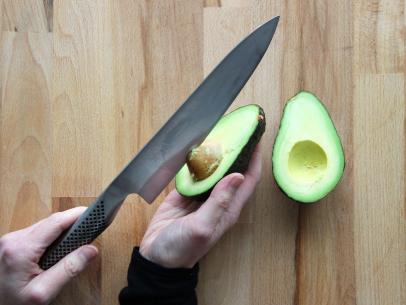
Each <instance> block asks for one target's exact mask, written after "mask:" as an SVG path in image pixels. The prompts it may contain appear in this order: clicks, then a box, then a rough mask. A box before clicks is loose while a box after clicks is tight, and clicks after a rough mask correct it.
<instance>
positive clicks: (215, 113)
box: [39, 16, 279, 270]
mask: <svg viewBox="0 0 406 305" xmlns="http://www.w3.org/2000/svg"><path fill="white" fill-rule="evenodd" d="M278 21H279V16H278V17H275V18H273V19H271V20H269V21H267V22H266V23H264V24H263V25H261V26H259V27H258V28H257V29H256V30H254V31H253V32H252V33H251V34H249V35H248V36H247V37H246V38H245V39H243V40H242V41H241V42H240V43H239V44H238V45H237V46H236V47H235V48H234V49H233V50H232V51H231V52H230V53H228V55H227V56H226V57H225V58H224V59H223V60H222V61H221V62H220V63H219V64H218V65H217V67H216V68H214V70H213V71H212V72H211V73H210V74H209V75H208V76H207V77H206V78H205V79H204V80H203V82H202V83H201V84H200V85H199V87H198V88H197V89H196V90H195V91H194V92H193V93H192V94H191V95H190V97H189V98H188V99H187V100H186V101H185V102H184V103H183V104H182V105H181V106H180V107H179V109H178V110H177V111H176V112H175V113H174V114H173V115H172V116H171V117H170V118H169V120H168V121H167V122H166V123H165V124H164V125H163V126H162V128H161V129H160V130H159V131H158V132H157V133H156V134H155V135H154V136H153V137H152V138H151V140H150V141H149V142H148V143H147V144H146V145H145V146H144V147H143V148H142V150H141V151H140V152H139V153H138V154H137V155H136V156H135V157H134V158H133V159H132V160H131V161H130V162H129V163H128V165H127V166H126V167H125V168H124V169H123V170H122V171H121V173H120V174H119V175H117V177H116V178H115V179H114V180H113V181H112V182H111V184H110V185H109V186H108V187H107V188H106V189H105V190H104V191H103V192H102V193H101V194H100V195H99V197H98V198H97V199H96V201H95V202H94V203H93V204H92V205H90V206H89V207H88V208H87V209H86V211H85V212H84V213H83V214H82V215H81V217H80V218H79V219H78V220H77V221H76V222H75V223H74V224H73V225H72V226H71V227H70V228H69V229H68V230H66V231H65V232H64V233H63V234H62V235H61V236H60V237H59V238H58V239H57V240H56V241H55V242H54V243H53V244H52V245H51V246H50V247H48V249H47V250H46V252H45V253H44V255H43V256H42V258H41V260H40V262H39V265H40V267H41V268H42V269H44V270H45V269H48V268H50V267H52V266H53V265H54V264H56V263H57V262H58V261H59V260H61V259H62V258H63V257H64V256H66V255H67V254H68V253H70V252H72V251H74V250H75V249H77V248H79V247H80V246H82V245H85V244H89V243H91V242H92V241H93V240H94V239H95V238H96V237H97V236H98V235H99V234H100V233H102V232H103V231H104V230H105V229H106V228H107V227H108V226H109V225H110V223H111V222H112V221H113V219H114V217H115V215H116V213H117V212H118V209H119V208H120V206H121V204H122V202H123V201H124V199H125V198H126V197H127V196H128V195H129V194H132V193H137V194H138V195H140V196H141V197H142V198H144V199H145V200H146V201H147V202H148V203H151V202H152V201H153V200H154V199H155V198H156V197H157V196H158V195H159V193H160V192H161V191H162V190H163V189H164V188H165V187H166V185H168V183H169V182H170V181H171V180H172V178H173V177H174V175H175V174H176V172H177V171H178V170H179V169H180V168H181V167H182V165H183V164H184V163H185V161H186V155H187V153H188V152H189V151H190V150H191V149H193V148H194V147H195V146H197V145H199V144H200V143H201V142H202V141H203V140H204V138H205V137H206V136H207V135H208V134H209V132H210V130H211V129H212V128H213V127H214V125H215V124H216V122H217V121H218V120H219V119H220V118H221V117H222V115H223V114H224V113H225V112H226V110H227V109H228V107H229V106H230V105H231V103H232V102H233V101H234V99H235V98H236V96H237V95H238V93H239V92H240V91H241V89H242V88H243V87H244V85H245V83H246V82H247V81H248V79H249V78H250V77H251V75H252V73H253V72H254V70H255V69H256V67H257V65H258V64H259V62H260V61H261V59H262V57H263V56H264V54H265V52H266V50H267V49H268V46H269V44H270V42H271V40H272V38H273V36H274V33H275V30H276V27H277V25H278Z"/></svg>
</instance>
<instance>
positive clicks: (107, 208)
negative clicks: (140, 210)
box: [39, 195, 124, 270]
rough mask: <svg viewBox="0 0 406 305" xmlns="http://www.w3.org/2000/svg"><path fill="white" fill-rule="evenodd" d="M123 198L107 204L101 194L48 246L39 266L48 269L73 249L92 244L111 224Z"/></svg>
mask: <svg viewBox="0 0 406 305" xmlns="http://www.w3.org/2000/svg"><path fill="white" fill-rule="evenodd" d="M123 200H124V199H119V200H116V201H113V202H112V201H110V202H109V204H106V202H107V201H105V196H103V195H102V196H100V197H99V198H98V199H97V200H96V201H95V202H94V203H93V204H92V205H90V206H89V207H88V208H87V210H86V211H85V212H84V213H83V214H82V215H81V216H80V217H79V218H78V220H76V222H75V223H74V224H73V225H72V226H71V227H70V228H69V229H67V230H66V231H65V232H63V233H62V234H61V236H60V237H59V238H58V239H57V240H55V241H54V242H53V243H52V244H51V245H50V246H49V247H48V248H47V250H46V251H45V253H44V255H43V256H42V257H41V259H40V261H39V266H40V267H41V268H42V269H43V270H47V269H49V268H51V267H52V266H53V265H55V264H56V263H57V262H59V261H60V260H61V259H62V258H64V257H65V256H66V255H68V254H69V253H71V252H72V251H74V250H76V249H77V248H79V247H81V246H83V245H86V244H90V243H91V242H92V241H93V240H95V239H96V237H97V236H99V235H100V234H101V233H102V232H103V231H104V230H105V229H106V228H107V227H108V226H109V225H110V223H111V222H112V220H113V219H114V217H115V215H116V213H117V211H118V209H119V208H120V206H121V204H122V202H123Z"/></svg>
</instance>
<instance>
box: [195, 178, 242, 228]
mask: <svg viewBox="0 0 406 305" xmlns="http://www.w3.org/2000/svg"><path fill="white" fill-rule="evenodd" d="M243 181H244V176H243V175H241V174H239V173H233V174H230V175H228V176H226V177H225V178H223V179H222V180H221V181H220V182H219V183H218V184H217V185H216V186H215V188H214V189H213V191H212V192H211V194H210V197H209V199H207V200H206V202H205V203H204V204H203V205H202V206H201V207H200V208H199V210H197V211H196V214H195V216H196V217H197V218H198V220H199V222H200V223H201V224H202V225H204V226H206V227H209V228H210V227H212V226H215V225H217V224H218V222H219V221H220V219H221V218H222V217H223V215H224V214H225V213H226V212H228V211H229V208H230V205H231V204H232V201H233V199H234V197H235V194H236V192H237V190H238V188H239V186H240V185H241V183H242V182H243Z"/></svg>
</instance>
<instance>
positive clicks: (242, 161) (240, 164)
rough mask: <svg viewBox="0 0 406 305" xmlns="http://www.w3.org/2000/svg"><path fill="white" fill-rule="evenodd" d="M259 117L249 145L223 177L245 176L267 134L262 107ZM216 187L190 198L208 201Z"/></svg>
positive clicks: (246, 145)
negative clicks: (258, 146)
mask: <svg viewBox="0 0 406 305" xmlns="http://www.w3.org/2000/svg"><path fill="white" fill-rule="evenodd" d="M258 116H262V117H263V119H262V120H258V125H257V128H256V129H255V131H254V133H253V134H252V136H251V137H250V139H249V140H248V142H247V144H245V146H244V147H243V149H242V150H241V153H240V154H239V155H238V157H237V159H236V160H235V161H234V163H233V164H232V165H231V167H230V169H229V170H228V171H227V172H226V173H225V174H224V176H223V177H225V176H227V175H229V174H232V173H242V174H243V173H245V172H246V171H247V169H248V165H249V163H250V160H251V156H252V154H253V152H254V150H255V147H256V146H257V144H258V142H259V140H261V137H262V135H263V134H264V132H265V127H266V119H265V112H264V110H263V109H262V108H261V107H259V113H258ZM223 177H222V178H223ZM220 180H221V179H220ZM220 180H219V181H220ZM215 186H216V184H215V185H214V186H213V187H212V188H211V189H209V190H208V191H206V192H204V193H202V194H200V195H196V196H193V197H190V198H192V199H193V200H195V201H198V202H203V201H206V200H207V198H209V196H210V193H211V191H212V190H213V188H214V187H215Z"/></svg>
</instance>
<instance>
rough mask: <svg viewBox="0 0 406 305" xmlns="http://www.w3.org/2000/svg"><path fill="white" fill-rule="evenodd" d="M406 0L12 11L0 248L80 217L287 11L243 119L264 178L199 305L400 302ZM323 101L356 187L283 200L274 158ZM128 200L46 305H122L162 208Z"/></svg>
mask: <svg viewBox="0 0 406 305" xmlns="http://www.w3.org/2000/svg"><path fill="white" fill-rule="evenodd" d="M405 5H406V1H404V0H354V1H350V0H332V1H322V0H300V1H281V0H276V1H270V0H266V1H256V0H238V1H237V0H236V1H234V0H233V1H231V0H221V1H220V0H204V1H203V0H202V1H189V0H181V1H166V0H154V1H148V0H139V1H136V0H123V1H115V0H98V1H93V0H83V1H76V0H54V1H52V0H44V1H40V0H33V1H31V0H16V1H12V0H1V1H0V128H1V129H0V234H4V233H6V232H9V231H13V230H17V229H19V228H22V227H25V226H28V225H30V224H32V223H34V222H36V221H38V220H39V219H41V218H43V217H45V216H47V215H49V214H50V213H51V212H55V211H60V210H65V209H67V208H71V207H73V206H76V205H79V204H81V205H87V204H90V203H91V202H92V200H94V198H95V197H96V196H97V195H98V194H99V192H100V191H101V190H102V189H103V188H104V187H105V186H106V185H107V184H108V183H109V182H110V181H111V179H113V178H114V176H115V175H116V174H117V173H118V172H119V171H120V170H121V169H122V167H123V166H124V165H125V164H126V163H127V162H128V161H129V160H130V159H131V157H132V156H133V155H134V154H135V153H136V152H137V151H139V150H140V149H141V148H142V146H143V145H144V144H145V143H146V141H147V140H148V139H149V138H150V137H151V136H152V135H153V134H154V132H156V131H157V130H158V129H159V128H160V126H162V124H163V123H164V122H165V121H166V120H167V119H168V117H169V116H170V114H171V113H173V111H175V110H176V108H177V107H178V106H179V105H180V104H181V103H182V102H183V100H184V99H185V98H186V97H187V96H188V95H189V94H190V93H191V92H192V91H193V89H194V88H195V87H196V86H197V85H198V84H199V82H200V81H201V80H202V78H203V76H204V75H207V74H208V73H209V72H210V71H211V69H212V68H213V67H214V66H215V65H216V64H217V63H218V61H219V60H220V59H221V58H222V57H223V56H224V55H225V54H226V53H227V52H228V51H229V50H230V49H231V48H232V47H233V46H234V45H235V44H236V43H238V42H239V41H240V40H241V38H242V37H244V36H245V35H246V34H248V33H249V32H250V31H251V30H252V29H253V28H255V27H256V26H258V25H260V24H261V23H262V22H264V21H266V20H268V19H269V18H270V17H272V16H275V15H280V16H281V20H280V24H279V27H278V30H277V32H276V35H275V37H274V40H273V42H272V45H271V47H270V49H269V51H268V52H267V53H266V55H265V57H264V59H263V61H262V62H261V64H260V65H259V67H258V68H257V70H256V72H255V73H254V75H253V77H252V78H251V79H250V81H249V82H248V83H247V85H246V86H245V88H244V89H243V90H242V92H241V94H240V95H239V96H238V97H237V99H236V101H235V103H234V104H233V106H232V108H235V107H237V106H239V105H243V104H246V103H257V104H260V105H261V106H262V107H263V108H264V109H265V112H266V115H267V130H266V133H265V135H264V138H263V147H264V154H263V169H264V170H263V176H262V179H261V182H260V184H259V186H258V188H257V190H256V192H255V194H254V195H253V196H252V198H251V200H250V201H249V203H248V204H247V206H246V208H245V209H244V210H243V212H242V214H241V217H240V219H239V221H238V223H237V225H236V226H235V227H234V228H233V229H231V230H230V232H228V234H227V235H225V236H224V237H223V239H222V240H221V241H220V242H219V243H218V244H217V245H216V246H215V247H214V248H213V249H212V251H211V252H209V254H208V255H207V256H206V257H205V258H204V259H203V260H202V262H201V273H200V280H199V286H198V295H199V304H203V305H205V304H207V305H209V304H218V305H228V304H233V305H245V304H261V305H262V304H263V305H269V304H275V305H279V304H291V305H293V304H295V305H310V304H311V305H313V304H326V305H330V304H333V305H335V304H337V305H341V304H346V305H351V304H357V305H363V304H365V305H401V304H406V197H405V188H406V179H405V173H406V162H405V153H406V141H405V131H406V119H405V106H406V104H405V100H406V89H405V88H406V87H405V86H406V77H405V72H406V71H405V33H406V28H405V26H406V16H405V13H404V10H405ZM303 89H304V90H309V91H313V92H314V93H315V94H316V95H318V96H319V97H320V98H321V99H322V100H323V101H324V102H325V104H326V106H327V108H328V109H329V111H330V114H331V116H332V118H333V120H334V123H335V125H336V127H337V130H338V132H339V134H340V136H341V138H342V141H343V144H344V148H345V154H346V161H347V162H346V169H345V174H344V177H343V179H342V181H341V182H340V184H339V186H338V187H337V189H336V190H334V191H333V192H332V193H331V194H330V195H329V196H328V197H327V198H326V199H323V200H322V201H321V202H319V203H317V204H314V205H308V206H305V205H299V204H297V203H294V202H292V201H291V200H289V199H288V198H286V197H285V196H284V195H283V194H282V193H281V192H280V191H279V189H278V188H277V186H276V184H275V181H274V179H273V177H272V168H271V154H272V145H273V141H274V139H275V136H276V133H277V130H278V124H279V121H280V117H281V114H282V110H283V106H284V105H285V102H286V100H287V99H288V98H290V97H291V96H293V95H294V94H295V93H297V91H299V90H303ZM172 188H173V183H171V184H170V185H169V186H168V187H167V188H166V189H165V190H164V191H163V192H162V194H161V195H160V196H159V198H158V199H157V200H156V202H155V203H154V204H152V205H146V204H145V203H144V202H143V200H142V199H140V198H139V197H138V196H136V195H132V196H129V198H128V199H127V200H126V201H125V203H124V205H123V207H122V208H121V210H120V212H119V213H118V215H117V218H116V220H115V221H114V222H113V224H112V225H111V226H110V227H109V229H108V230H107V231H106V232H105V233H104V234H103V235H102V236H101V237H100V238H99V239H98V240H97V241H96V245H97V246H98V247H99V248H100V249H101V255H100V257H99V259H98V260H97V261H96V262H94V263H93V265H92V266H91V267H90V268H89V269H88V270H87V271H86V272H85V273H83V274H81V275H80V276H79V277H78V278H77V279H75V280H74V281H73V282H72V283H70V284H69V285H68V286H67V287H66V288H65V289H64V290H63V291H62V293H61V294H60V295H59V297H58V298H57V299H56V300H55V301H54V303H53V304H61V305H62V304H103V305H104V304H105V305H111V304H117V303H118V299H117V297H118V293H119V291H120V289H121V288H122V287H124V286H125V284H126V272H127V267H128V263H129V260H130V255H131V251H132V248H133V247H134V246H135V245H138V244H139V243H140V241H141V239H142V236H143V234H144V232H145V229H146V227H147V225H148V222H149V220H150V219H151V217H152V215H153V213H154V211H155V210H156V208H157V206H158V205H159V202H161V201H162V200H163V198H164V196H165V195H166V194H167V193H168V192H169V190H171V189H172Z"/></svg>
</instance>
